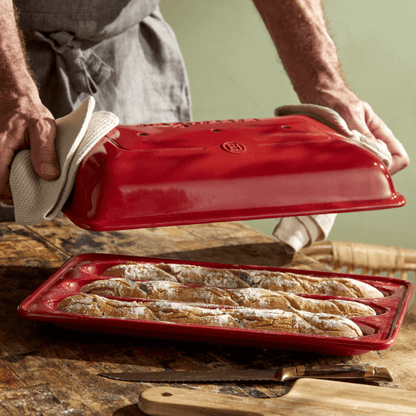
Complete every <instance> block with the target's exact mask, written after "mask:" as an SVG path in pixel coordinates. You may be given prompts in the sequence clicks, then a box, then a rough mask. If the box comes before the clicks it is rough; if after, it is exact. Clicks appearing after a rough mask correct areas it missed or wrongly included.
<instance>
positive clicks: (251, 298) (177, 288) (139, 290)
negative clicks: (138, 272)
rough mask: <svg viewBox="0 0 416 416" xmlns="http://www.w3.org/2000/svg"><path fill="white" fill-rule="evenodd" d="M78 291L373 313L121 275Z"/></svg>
mask: <svg viewBox="0 0 416 416" xmlns="http://www.w3.org/2000/svg"><path fill="white" fill-rule="evenodd" d="M80 291H81V292H84V293H91V294H96V295H101V296H113V297H130V298H136V299H158V300H170V301H177V302H182V303H205V304H209V305H225V306H236V307H241V306H242V307H251V308H260V309H282V310H285V309H288V308H294V309H296V310H303V311H308V312H312V313H320V312H324V313H330V314H334V315H341V316H374V315H376V312H375V311H374V309H373V308H371V307H370V306H367V305H364V304H362V303H358V302H352V301H345V300H339V299H330V300H324V299H310V298H303V297H301V296H297V295H295V294H291V293H285V292H275V291H271V290H267V289H258V288H243V289H220V288H216V287H209V286H199V287H195V286H187V285H185V284H182V283H176V282H165V281H161V282H160V281H150V282H134V281H130V280H128V279H123V278H112V279H105V280H96V281H94V282H92V283H89V284H87V285H85V286H83V287H82V288H81V289H80Z"/></svg>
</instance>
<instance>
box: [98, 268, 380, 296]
mask: <svg viewBox="0 0 416 416" xmlns="http://www.w3.org/2000/svg"><path fill="white" fill-rule="evenodd" d="M103 275H105V276H113V277H125V278H128V279H131V280H159V281H160V280H166V281H174V282H178V283H189V284H195V285H205V286H214V287H215V286H216V287H222V288H231V289H233V288H244V287H253V288H261V289H268V290H273V291H281V292H288V293H297V294H309V295H329V296H345V297H350V298H368V299H373V298H381V297H383V294H382V293H381V292H380V291H379V290H378V289H376V288H375V287H373V286H371V285H369V284H367V283H364V282H361V281H359V280H355V279H349V278H339V277H333V278H325V277H313V276H306V275H302V274H297V273H281V272H271V271H267V270H245V269H244V270H243V269H216V268H207V267H201V266H193V265H181V264H164V263H160V264H149V263H128V264H121V265H118V266H114V267H112V268H110V269H107V270H106V271H105V272H104V273H103Z"/></svg>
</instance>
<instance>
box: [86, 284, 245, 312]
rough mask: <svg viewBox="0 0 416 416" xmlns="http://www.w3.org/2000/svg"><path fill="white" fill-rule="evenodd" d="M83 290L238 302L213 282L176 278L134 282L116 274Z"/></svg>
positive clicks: (111, 294) (212, 302)
mask: <svg viewBox="0 0 416 416" xmlns="http://www.w3.org/2000/svg"><path fill="white" fill-rule="evenodd" d="M80 291H81V292H84V293H93V294H97V295H102V296H114V297H130V298H139V299H160V300H172V301H180V302H182V303H207V304H212V305H228V306H237V305H238V303H237V302H236V301H234V300H233V299H231V295H230V293H229V292H227V290H225V289H220V288H217V287H211V286H198V287H195V286H188V285H186V284H183V283H177V282H164V281H150V282H135V281H132V280H129V279H123V278H114V279H105V280H96V281H94V282H92V283H89V284H87V285H85V286H83V287H82V288H81V289H80Z"/></svg>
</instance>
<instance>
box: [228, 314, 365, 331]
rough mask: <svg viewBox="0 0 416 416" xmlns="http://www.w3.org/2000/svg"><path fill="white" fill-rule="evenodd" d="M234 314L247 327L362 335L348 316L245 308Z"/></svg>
mask: <svg viewBox="0 0 416 416" xmlns="http://www.w3.org/2000/svg"><path fill="white" fill-rule="evenodd" d="M235 316H236V317H237V318H238V319H239V320H240V321H241V322H242V324H243V326H244V328H247V329H261V330H263V331H279V332H295V333H301V334H309V335H325V336H333V337H349V338H356V337H360V336H362V335H363V333H362V331H361V329H360V327H359V326H358V325H357V324H356V323H354V322H353V321H351V320H349V319H348V318H344V317H342V316H336V315H329V314H325V313H310V312H305V311H296V310H291V311H282V310H276V309H272V310H259V309H254V308H253V309H249V308H246V309H244V310H243V309H238V310H236V312H235Z"/></svg>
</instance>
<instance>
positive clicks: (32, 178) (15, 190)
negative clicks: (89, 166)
mask: <svg viewBox="0 0 416 416" xmlns="http://www.w3.org/2000/svg"><path fill="white" fill-rule="evenodd" d="M94 107H95V100H94V98H93V97H89V98H87V99H86V100H85V101H84V102H83V103H82V104H81V105H80V106H79V107H78V108H77V109H76V110H74V111H73V112H72V113H71V114H69V115H67V116H66V117H63V118H61V119H58V120H57V121H56V131H57V134H56V140H55V148H56V152H57V155H58V159H59V165H60V167H61V176H60V177H59V178H58V179H57V180H55V181H47V180H45V179H42V178H40V177H39V176H38V175H37V174H36V173H35V171H34V169H33V166H32V161H31V156H30V150H22V151H20V152H19V153H18V154H17V155H16V157H15V158H14V160H13V163H12V168H11V172H10V187H11V190H12V194H13V204H14V209H15V217H16V222H17V223H18V224H21V225H32V224H36V223H39V222H43V221H45V220H51V219H53V218H55V217H56V216H57V215H58V214H59V213H60V211H61V209H62V208H63V206H64V204H65V202H66V200H67V199H68V197H69V195H70V193H71V191H72V188H73V186H74V182H75V177H76V173H77V170H78V166H79V165H80V163H81V161H82V159H83V158H84V156H85V155H86V154H87V153H88V152H89V151H90V150H91V149H92V148H93V146H94V145H95V144H96V143H97V142H98V141H99V140H101V139H102V138H103V137H104V136H105V135H106V134H107V133H108V132H110V131H111V130H112V129H113V128H114V127H116V126H117V125H118V123H119V120H118V117H117V116H116V115H114V114H112V113H110V112H105V111H100V112H96V113H93V111H94Z"/></svg>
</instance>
